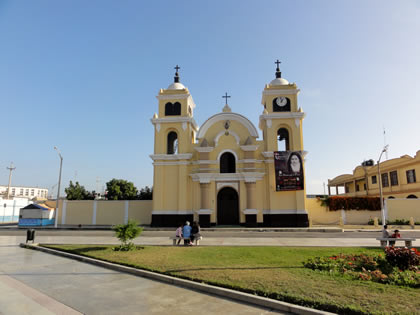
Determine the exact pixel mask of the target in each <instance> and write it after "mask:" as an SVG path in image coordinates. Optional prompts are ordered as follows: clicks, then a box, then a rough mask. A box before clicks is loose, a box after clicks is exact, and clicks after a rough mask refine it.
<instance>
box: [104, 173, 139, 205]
mask: <svg viewBox="0 0 420 315" xmlns="http://www.w3.org/2000/svg"><path fill="white" fill-rule="evenodd" d="M106 190H107V195H106V196H107V198H108V200H133V199H136V197H137V188H136V186H134V184H133V183H132V182H128V181H126V180H123V179H115V178H114V179H112V180H110V181H109V182H107V183H106Z"/></svg>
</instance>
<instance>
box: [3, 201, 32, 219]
mask: <svg viewBox="0 0 420 315" xmlns="http://www.w3.org/2000/svg"><path fill="white" fill-rule="evenodd" d="M31 203H32V201H31V200H29V199H28V198H18V197H11V198H9V199H3V198H2V197H1V196H0V223H8V222H18V220H19V214H20V209H21V208H23V207H26V206H27V205H29V204H31Z"/></svg>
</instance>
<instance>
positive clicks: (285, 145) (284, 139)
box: [277, 128, 290, 151]
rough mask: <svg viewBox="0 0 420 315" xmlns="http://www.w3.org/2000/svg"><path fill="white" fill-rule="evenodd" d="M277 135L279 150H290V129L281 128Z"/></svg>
mask: <svg viewBox="0 0 420 315" xmlns="http://www.w3.org/2000/svg"><path fill="white" fill-rule="evenodd" d="M277 136H278V138H277V151H289V148H290V147H289V131H287V129H286V128H280V129H279V130H278V131H277Z"/></svg>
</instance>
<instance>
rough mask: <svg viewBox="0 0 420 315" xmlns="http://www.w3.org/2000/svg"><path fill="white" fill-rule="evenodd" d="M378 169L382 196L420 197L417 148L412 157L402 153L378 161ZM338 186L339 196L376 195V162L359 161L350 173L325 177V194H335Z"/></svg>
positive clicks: (419, 154)
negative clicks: (326, 186)
mask: <svg viewBox="0 0 420 315" xmlns="http://www.w3.org/2000/svg"><path fill="white" fill-rule="evenodd" d="M368 162H369V161H368ZM379 170H380V174H381V178H380V180H381V184H382V193H383V196H384V198H391V199H392V198H420V182H419V181H418V180H417V178H416V176H418V175H419V174H420V150H419V151H417V153H416V155H415V156H414V157H411V156H409V155H403V156H401V157H399V158H396V159H391V160H387V161H384V162H381V163H380V165H379ZM340 187H341V189H340V190H341V191H342V190H343V188H344V193H341V194H340V195H342V196H358V197H361V196H379V177H378V164H373V163H370V162H369V163H362V165H359V166H357V167H356V168H355V169H354V171H353V174H343V175H339V176H337V177H335V178H334V179H329V180H328V194H329V195H331V193H335V194H337V195H338V194H339V188H340ZM331 188H332V189H331ZM334 188H335V189H334Z"/></svg>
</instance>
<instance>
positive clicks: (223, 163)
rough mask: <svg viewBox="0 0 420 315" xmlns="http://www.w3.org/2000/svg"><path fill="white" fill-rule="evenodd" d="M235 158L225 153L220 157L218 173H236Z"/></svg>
mask: <svg viewBox="0 0 420 315" xmlns="http://www.w3.org/2000/svg"><path fill="white" fill-rule="evenodd" d="M235 164H236V161H235V156H234V155H233V154H232V153H230V152H225V153H223V154H222V156H221V157H220V173H236V165H235Z"/></svg>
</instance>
